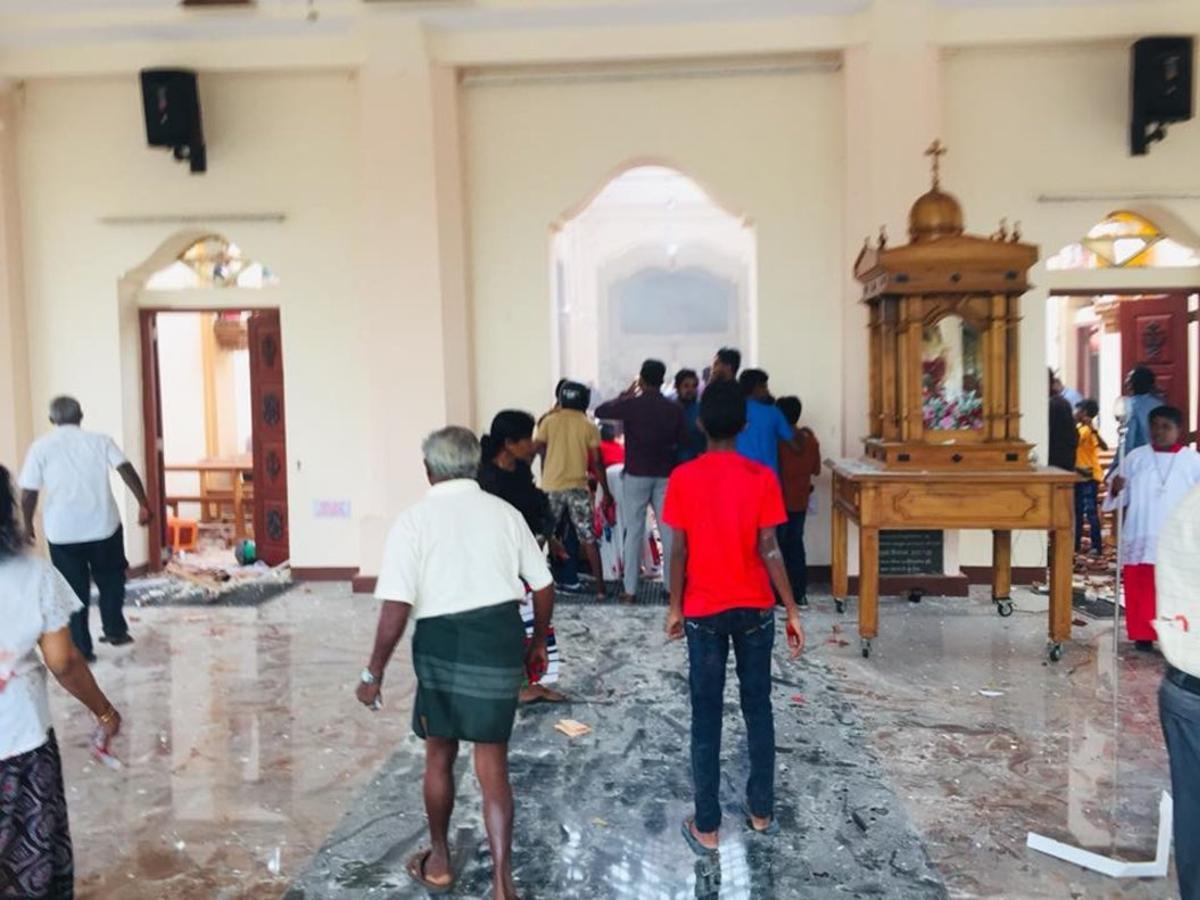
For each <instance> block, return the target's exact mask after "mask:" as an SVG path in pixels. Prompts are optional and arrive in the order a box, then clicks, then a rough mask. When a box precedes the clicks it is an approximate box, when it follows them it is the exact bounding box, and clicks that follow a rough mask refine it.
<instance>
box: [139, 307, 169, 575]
mask: <svg viewBox="0 0 1200 900" xmlns="http://www.w3.org/2000/svg"><path fill="white" fill-rule="evenodd" d="M138 324H139V326H140V328H141V337H142V431H143V434H144V448H145V456H146V498H147V499H148V500H149V501H150V509H151V510H152V511H153V512H154V521H153V522H151V523H150V527H149V529H148V538H149V544H150V546H149V556H148V558H147V561H146V562H147V567H148V568H149V570H150V571H151V572H157V571H159V570H161V569H162V567H163V565H164V564H165V562H166V560H165V559H164V557H163V551H164V548H165V547H166V546H167V506H166V498H167V483H166V472H165V468H164V463H163V416H162V387H161V383H160V381H159V375H158V371H159V370H158V314H157V313H155V312H154V311H153V310H149V309H144V310H142V311H141V314H140V315H139V323H138Z"/></svg>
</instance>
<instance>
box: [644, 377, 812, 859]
mask: <svg viewBox="0 0 1200 900" xmlns="http://www.w3.org/2000/svg"><path fill="white" fill-rule="evenodd" d="M700 423H701V425H702V427H703V428H704V431H705V433H706V434H707V435H708V452H707V453H705V454H704V455H703V456H701V457H700V458H699V459H696V460H693V461H692V462H689V463H684V464H683V465H682V466H679V467H678V468H677V469H676V470H675V471H674V472H673V473H672V474H671V480H670V484H669V485H668V487H667V500H666V509H665V510H664V513H663V518H664V519H665V520H666V523H667V525H669V526H670V527H671V528H673V529H674V530H675V531H674V535H673V539H672V542H671V567H670V568H671V609H670V612H668V614H667V637H668V639H670V640H679V639H680V638H682V637H683V636H684V635H685V634H686V635H687V646H688V675H689V677H688V683H689V686H690V692H691V700H692V741H691V751H692V780H693V783H694V787H695V794H696V814H695V817H694V818H692V817H689V818H688V819H686V820H685V821H684V822H683V837H684V839H685V840H686V841H687V843H688V846H690V847H691V848H692V850H693V851H694V852H695V853H697V854H699V855H701V856H703V855H705V854H707V853H712V852H713V851H715V850H716V849H717V845H718V843H719V841H718V835H717V832H718V829H719V828H720V825H721V803H720V796H719V794H720V785H721V720H722V719H723V718H724V714H725V701H724V696H725V669H726V661H727V660H728V658H729V645H730V644H731V643H732V644H733V653H734V656H735V657H736V659H737V675H738V685H739V693H740V696H741V703H742V717H743V718H744V719H745V721H746V739H747V743H748V744H749V751H750V753H749V755H750V780H749V783H748V784H747V785H746V795H745V798H744V799H743V803H742V808H743V812H744V815H745V820H746V824H747V825H748V826H749V827H751V828H753V829H754V830H755V831H757V832H759V833H764V834H775V833H777V832H778V831H779V825H778V823H777V822H776V821H775V720H774V716H773V713H772V709H771V647H772V645H773V644H774V643H775V609H774V607H775V596H774V594H772V592H771V588H772V585H773V586H774V588H775V591H776V592H778V594H779V596H780V597H782V598H783V605H784V606H785V607H786V608H787V642H788V647H789V648H790V649H791V653H792V657H793V658H795V657H797V656H799V655H800V651H801V650H802V649H803V648H804V630H803V628H802V626H801V624H800V611H799V610H798V609H797V608H796V601H795V600H794V599H793V597H792V589H791V587H790V586H789V584H788V579H787V572H786V571H785V570H784V567H783V554H782V553H780V552H779V543H778V541H777V539H776V537H775V529H776V527H777V526H778V525H781V524H782V523H783V522H785V521H786V520H787V514H786V513H785V512H784V509H783V498H782V496H781V494H780V491H779V482H778V481H777V480H776V478H775V473H774V472H772V471H771V470H770V469H769V468H767V467H766V466H764V465H762V464H760V463H756V462H754V461H752V460H749V459H746V458H745V457H743V456H741V455H739V454H738V452H737V436H738V435H739V434H740V433H741V431H742V429H743V428H745V427H746V399H745V396H744V395H743V394H742V391H741V389H740V388H739V387H738V385H737V384H735V383H734V382H731V381H718V382H713V383H712V384H710V385H709V386H708V389H707V390H706V391H705V392H704V396H703V397H702V398H701V400H700Z"/></svg>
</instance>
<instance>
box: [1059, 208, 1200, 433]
mask: <svg viewBox="0 0 1200 900" xmlns="http://www.w3.org/2000/svg"><path fill="white" fill-rule="evenodd" d="M1046 269H1047V272H1048V273H1052V277H1053V278H1054V279H1055V282H1056V284H1055V286H1054V287H1053V288H1052V290H1051V296H1052V298H1054V299H1053V301H1052V302H1051V303H1050V304H1049V306H1048V308H1047V317H1048V318H1047V357H1048V359H1049V361H1050V365H1051V367H1052V368H1053V369H1055V370H1056V371H1058V372H1059V373H1060V375H1061V377H1062V379H1063V382H1064V384H1066V386H1067V387H1068V389H1069V390H1073V391H1075V392H1077V393H1078V395H1079V396H1080V397H1084V398H1093V399H1095V400H1097V401H1098V402H1099V404H1100V410H1101V419H1100V426H1101V431H1102V432H1103V433H1104V434H1105V437H1106V438H1108V439H1110V443H1111V442H1113V441H1115V439H1116V422H1115V421H1114V420H1113V418H1112V416H1111V414H1110V410H1111V409H1112V408H1113V404H1114V402H1115V401H1116V399H1117V397H1118V396H1120V394H1121V393H1122V390H1123V381H1124V377H1125V375H1126V373H1128V372H1129V370H1130V369H1132V368H1133V367H1134V366H1139V365H1140V366H1147V367H1148V368H1150V369H1152V370H1153V371H1154V372H1155V374H1156V376H1157V377H1158V387H1159V390H1160V393H1161V394H1162V396H1163V399H1164V401H1165V402H1168V403H1171V404H1172V405H1174V406H1177V407H1179V408H1180V409H1182V410H1184V411H1185V413H1186V415H1187V416H1188V419H1189V420H1190V426H1189V430H1190V431H1191V432H1192V433H1193V440H1195V432H1196V431H1197V430H1198V428H1200V409H1198V407H1197V403H1198V401H1200V337H1198V326H1197V323H1196V321H1195V319H1196V316H1197V313H1198V310H1200V252H1198V250H1197V248H1196V247H1193V246H1189V245H1188V244H1187V243H1184V242H1183V241H1182V240H1180V239H1177V238H1176V237H1172V236H1171V235H1169V234H1167V233H1166V231H1164V230H1163V229H1162V228H1161V227H1160V226H1159V225H1158V224H1156V223H1155V222H1154V221H1152V220H1151V219H1150V218H1148V217H1147V216H1144V215H1142V214H1140V213H1137V212H1133V211H1130V210H1117V211H1115V212H1112V213H1110V214H1109V215H1107V216H1105V218H1104V219H1102V220H1101V221H1100V222H1097V223H1096V224H1095V225H1093V226H1092V227H1091V228H1090V229H1088V231H1087V232H1086V233H1085V234H1084V235H1083V236H1082V237H1081V238H1080V239H1079V240H1078V241H1076V242H1073V243H1070V244H1067V245H1066V246H1065V247H1063V248H1062V249H1060V250H1059V251H1058V252H1057V253H1055V254H1054V255H1053V256H1051V257H1049V258H1048V259H1047V260H1046Z"/></svg>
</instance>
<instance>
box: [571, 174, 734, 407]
mask: <svg viewBox="0 0 1200 900" xmlns="http://www.w3.org/2000/svg"><path fill="white" fill-rule="evenodd" d="M552 259H553V265H552V273H551V278H552V297H553V302H554V310H553V314H554V317H555V324H556V328H555V335H556V338H557V340H556V353H555V372H554V374H555V376H556V378H572V379H574V380H577V381H583V382H586V383H588V384H590V385H591V386H592V387H593V388H594V389H595V394H596V396H597V398H605V397H610V396H613V395H615V394H616V393H618V392H619V391H621V390H623V389H624V388H625V387H627V386H628V384H629V382H630V381H631V380H632V379H633V377H634V376H635V375H636V374H637V371H638V367H639V366H640V365H641V363H642V361H643V360H645V359H646V358H649V357H654V358H657V359H661V360H662V361H663V362H664V363H666V365H667V369H668V372H675V371H678V370H679V369H680V368H685V367H687V368H694V369H696V370H697V371H701V370H702V369H703V368H704V367H705V366H707V365H708V364H709V362H710V361H711V360H712V357H713V353H714V351H715V350H716V349H717V348H719V347H721V346H726V345H728V346H736V347H740V348H742V350H743V352H744V354H745V356H746V359H747V362H750V361H752V360H753V358H754V356H755V344H756V340H755V334H754V323H755V315H754V310H755V303H756V298H755V259H756V242H755V235H754V228H753V226H752V225H751V224H750V223H749V222H748V221H747V220H746V218H745V217H744V216H740V215H737V214H735V213H731V212H729V211H728V210H726V209H725V208H723V207H722V206H721V205H720V204H718V203H717V202H716V201H714V200H713V199H712V197H711V196H710V195H709V194H708V193H707V192H706V191H705V190H704V189H703V188H702V187H701V186H700V185H699V184H697V183H696V182H695V181H694V180H692V179H691V178H689V177H688V176H687V175H685V174H683V173H681V172H679V171H678V170H676V169H673V168H670V167H668V166H665V165H636V166H632V167H629V168H626V169H624V170H623V171H621V172H620V173H619V174H617V175H616V176H614V177H613V178H612V179H610V180H609V181H608V182H607V183H606V184H605V185H604V186H603V187H602V188H601V189H600V190H599V191H598V192H596V193H595V194H594V195H593V196H592V197H591V199H590V200H588V201H586V202H585V203H584V204H583V205H582V207H581V208H580V209H578V211H576V212H575V213H574V214H572V215H570V216H569V217H567V218H566V219H565V221H563V222H562V223H561V224H559V225H558V226H557V227H556V229H555V233H554V236H553V243H552Z"/></svg>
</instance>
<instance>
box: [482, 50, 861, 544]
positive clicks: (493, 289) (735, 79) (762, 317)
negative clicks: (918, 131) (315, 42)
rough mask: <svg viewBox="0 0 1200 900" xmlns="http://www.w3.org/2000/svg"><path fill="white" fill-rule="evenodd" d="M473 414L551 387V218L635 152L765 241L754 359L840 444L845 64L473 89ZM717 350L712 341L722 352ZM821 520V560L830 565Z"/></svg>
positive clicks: (524, 400) (542, 394) (817, 529)
mask: <svg viewBox="0 0 1200 900" xmlns="http://www.w3.org/2000/svg"><path fill="white" fill-rule="evenodd" d="M463 118H464V141H465V146H466V171H467V196H468V200H469V210H470V228H471V230H470V246H471V262H472V280H473V283H474V296H473V323H472V327H473V333H474V349H475V366H476V368H475V396H476V410H477V424H479V425H486V423H487V422H488V421H490V418H491V416H492V415H493V414H494V413H495V412H497V411H498V410H500V409H502V408H504V407H506V406H516V407H521V408H525V409H529V410H532V411H535V412H537V411H540V410H542V409H543V408H544V407H545V406H547V405H548V402H549V398H550V395H551V392H552V390H553V386H554V379H555V374H554V372H553V344H552V341H553V340H554V338H553V333H552V322H553V319H552V306H551V300H550V293H549V291H550V243H551V225H552V223H554V222H556V221H558V220H559V219H560V218H561V217H563V216H564V214H567V213H569V212H570V211H573V210H575V209H577V208H578V207H579V206H580V205H581V204H582V203H583V202H584V201H585V200H587V199H588V198H589V197H590V196H591V195H592V194H593V193H594V192H595V191H597V190H598V189H599V188H600V187H601V186H602V185H603V184H604V183H605V182H606V180H607V179H608V178H609V177H610V176H611V175H613V174H614V173H615V172H616V171H618V170H619V169H621V168H622V167H624V166H626V165H628V164H629V163H631V162H633V161H638V160H643V161H644V160H655V161H658V162H661V163H664V164H667V165H671V166H673V167H674V168H677V169H679V170H681V171H682V172H684V173H685V174H687V175H689V176H691V177H692V178H694V179H695V180H696V181H697V182H699V183H700V185H701V186H702V187H704V188H705V189H706V190H707V191H708V192H709V193H710V194H711V195H712V196H713V198H714V199H716V200H717V201H718V202H719V203H721V204H722V205H724V206H725V207H726V208H727V209H730V210H732V211H734V212H738V213H744V214H746V215H748V216H749V217H750V218H751V219H752V221H753V224H754V227H755V235H756V237H757V241H758V310H759V321H758V335H759V340H758V348H757V353H756V354H752V356H756V357H757V359H758V361H759V362H760V363H761V364H762V365H763V367H764V368H766V369H767V370H768V371H769V372H770V373H771V376H772V385H773V389H774V390H775V391H776V392H777V393H798V394H800V395H801V396H802V397H803V398H804V401H805V408H806V417H807V418H808V420H809V422H810V423H811V424H812V426H813V427H814V428H815V429H816V431H817V432H818V434H820V435H821V436H822V439H827V440H829V441H830V442H831V446H833V445H836V444H837V443H838V442H839V441H840V422H841V414H840V398H839V395H838V392H837V391H835V390H832V389H831V388H830V384H829V382H830V376H831V373H834V372H837V371H839V370H840V366H841V355H840V354H841V352H842V349H841V348H842V341H841V315H840V310H839V306H838V299H837V298H838V296H839V293H840V285H841V272H842V268H843V265H844V262H843V259H844V253H843V250H842V246H841V238H840V235H841V224H840V215H841V208H840V192H841V168H840V166H841V162H840V160H841V153H842V145H841V83H840V76H839V74H838V73H836V72H833V71H818V72H812V71H809V72H802V73H795V74H773V75H762V74H753V75H750V74H744V73H736V74H733V73H731V74H727V75H723V76H717V77H703V78H668V77H664V76H662V75H658V76H656V77H654V78H649V79H642V80H633V81H621V80H603V81H601V80H595V81H590V82H582V83H581V82H577V81H576V82H569V83H568V82H551V83H546V82H542V81H538V82H528V83H516V84H511V83H506V84H498V83H487V82H484V83H482V84H475V85H468V86H467V87H466V88H465V89H464V102H463ZM713 349H714V350H715V349H716V348H713ZM822 525H823V523H818V524H815V525H814V527H813V545H814V547H813V553H814V562H825V561H827V560H828V549H827V547H828V535H827V529H826V528H824V527H822Z"/></svg>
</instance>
